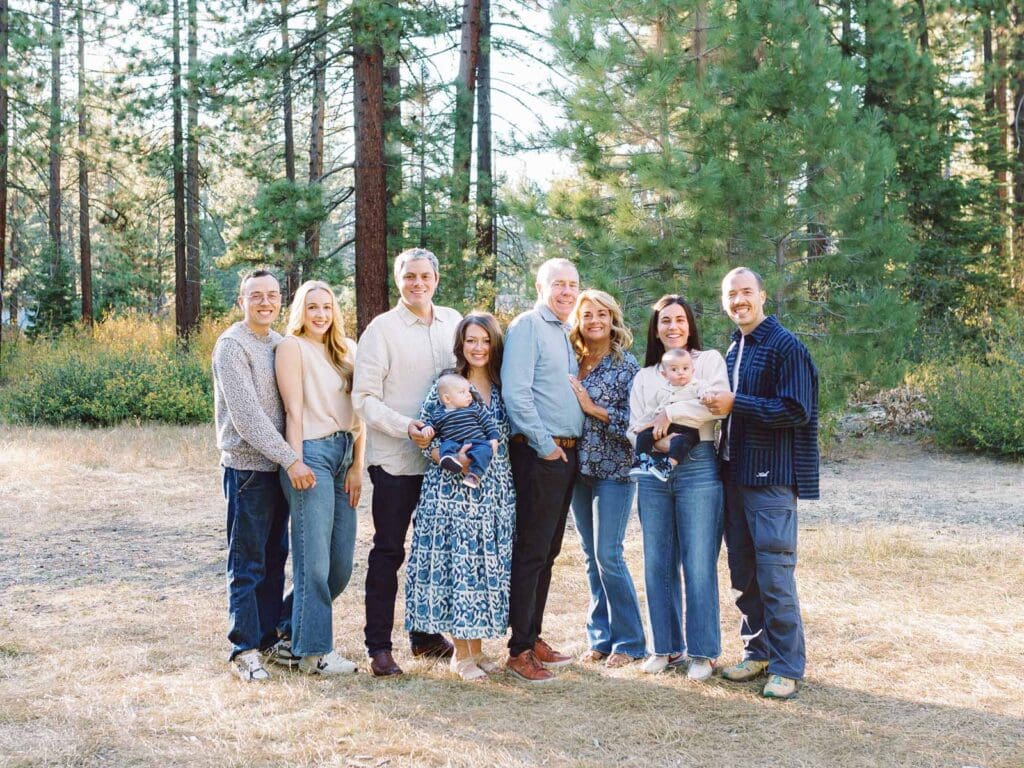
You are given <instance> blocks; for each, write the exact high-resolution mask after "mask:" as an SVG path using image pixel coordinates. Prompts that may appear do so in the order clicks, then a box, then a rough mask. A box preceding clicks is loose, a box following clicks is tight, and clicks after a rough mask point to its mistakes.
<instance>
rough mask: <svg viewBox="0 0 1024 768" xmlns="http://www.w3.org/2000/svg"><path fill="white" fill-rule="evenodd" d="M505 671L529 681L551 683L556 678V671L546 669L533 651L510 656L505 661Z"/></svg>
mask: <svg viewBox="0 0 1024 768" xmlns="http://www.w3.org/2000/svg"><path fill="white" fill-rule="evenodd" d="M505 671H506V672H507V673H508V674H510V675H512V677H515V678H518V679H519V680H522V681H524V682H527V683H549V682H551V681H552V680H554V679H555V673H554V672H552V671H551V670H549V669H544V667H543V666H542V665H541V663H540V662H539V661H537V657H536V656H534V655H533V651H523V652H522V653H520V654H519V655H518V656H509V657H508V660H507V661H506V662H505Z"/></svg>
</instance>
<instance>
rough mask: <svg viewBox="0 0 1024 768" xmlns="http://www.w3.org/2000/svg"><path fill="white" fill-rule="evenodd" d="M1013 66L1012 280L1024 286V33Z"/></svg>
mask: <svg viewBox="0 0 1024 768" xmlns="http://www.w3.org/2000/svg"><path fill="white" fill-rule="evenodd" d="M1014 22H1015V28H1016V29H1017V30H1018V31H1019V30H1021V29H1024V0H1016V2H1015V3H1014ZM1012 56H1013V59H1012V61H1011V63H1010V70H1009V71H1011V72H1014V73H1015V75H1014V96H1013V146H1014V154H1015V155H1016V156H1015V158H1014V163H1013V209H1012V210H1013V213H1012V219H1013V220H1012V227H1013V269H1012V275H1013V284H1014V287H1016V288H1017V290H1018V291H1020V290H1021V289H1024V35H1021V34H1017V35H1016V41H1015V43H1014V46H1013V54H1012Z"/></svg>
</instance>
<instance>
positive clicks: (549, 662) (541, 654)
mask: <svg viewBox="0 0 1024 768" xmlns="http://www.w3.org/2000/svg"><path fill="white" fill-rule="evenodd" d="M533 655H534V656H536V657H537V661H539V662H540V663H541V664H543V665H544V666H545V667H547V668H548V669H552V668H557V667H565V666H568V665H569V664H572V656H566V655H565V654H564V653H559V652H558V651H556V650H555V649H554V648H552V647H551V646H550V645H548V644H547V643H545V642H544V641H543V640H541V639H540V638H539V637H538V638H537V642H535V643H534V644H533Z"/></svg>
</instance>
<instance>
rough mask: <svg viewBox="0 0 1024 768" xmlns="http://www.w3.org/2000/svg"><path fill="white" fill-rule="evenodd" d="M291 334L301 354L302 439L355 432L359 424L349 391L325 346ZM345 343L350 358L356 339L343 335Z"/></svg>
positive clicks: (354, 350) (357, 431)
mask: <svg viewBox="0 0 1024 768" xmlns="http://www.w3.org/2000/svg"><path fill="white" fill-rule="evenodd" d="M295 338H296V341H297V342H298V345H299V352H300V354H301V356H302V439H303V440H318V439H319V438H321V437H326V436H327V435H332V434H334V433H335V432H352V433H353V434H358V433H359V429H360V426H361V425H360V422H359V419H358V417H357V416H356V415H355V411H354V410H353V408H352V395H351V393H349V392H348V391H347V390H346V387H345V385H344V382H343V381H342V379H341V374H340V373H338V371H337V369H336V368H335V367H334V366H333V365H332V364H331V361H330V359H329V358H328V357H327V348H326V347H325V346H324V345H323V344H321V343H318V342H314V341H309V340H308V339H306V338H303V337H302V336H297V337H295ZM345 346H346V347H347V348H348V353H349V355H351V356H352V360H353V361H354V360H355V355H356V352H357V347H356V343H355V342H354V341H352V340H351V339H345Z"/></svg>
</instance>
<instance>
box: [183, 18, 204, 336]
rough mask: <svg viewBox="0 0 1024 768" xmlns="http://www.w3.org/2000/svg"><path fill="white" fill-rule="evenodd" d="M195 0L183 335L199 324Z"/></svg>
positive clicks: (190, 66) (191, 29) (191, 33)
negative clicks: (186, 298)
mask: <svg viewBox="0 0 1024 768" xmlns="http://www.w3.org/2000/svg"><path fill="white" fill-rule="evenodd" d="M197 2H198V0H188V87H187V88H186V90H185V93H186V99H187V102H188V104H187V108H188V116H187V119H188V135H187V138H186V142H187V146H186V163H185V234H186V241H185V275H186V278H185V279H186V285H187V295H188V301H187V305H186V306H187V310H188V315H187V317H186V324H187V326H188V328H187V331H186V335H188V336H191V335H192V333H193V332H194V331H195V329H196V327H197V326H198V325H199V309H200V307H199V301H200V299H199V296H200V291H199V287H200V283H201V277H200V261H199V258H200V255H199V242H200V226H201V224H200V215H199V26H198V19H197V8H196V6H197Z"/></svg>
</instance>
